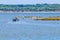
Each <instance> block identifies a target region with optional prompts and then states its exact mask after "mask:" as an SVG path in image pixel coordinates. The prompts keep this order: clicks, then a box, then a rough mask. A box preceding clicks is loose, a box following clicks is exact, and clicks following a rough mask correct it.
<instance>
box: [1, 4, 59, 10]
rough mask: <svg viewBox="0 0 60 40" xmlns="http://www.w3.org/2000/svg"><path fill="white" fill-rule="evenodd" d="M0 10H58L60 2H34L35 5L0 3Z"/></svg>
mask: <svg viewBox="0 0 60 40" xmlns="http://www.w3.org/2000/svg"><path fill="white" fill-rule="evenodd" d="M0 11H60V4H36V5H34V4H33V5H32V4H27V5H4V4H0Z"/></svg>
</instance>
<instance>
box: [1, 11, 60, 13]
mask: <svg viewBox="0 0 60 40" xmlns="http://www.w3.org/2000/svg"><path fill="white" fill-rule="evenodd" d="M0 13H60V11H24V12H22V11H0Z"/></svg>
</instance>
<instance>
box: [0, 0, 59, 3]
mask: <svg viewBox="0 0 60 40" xmlns="http://www.w3.org/2000/svg"><path fill="white" fill-rule="evenodd" d="M44 3H47V4H60V0H1V1H0V4H44Z"/></svg>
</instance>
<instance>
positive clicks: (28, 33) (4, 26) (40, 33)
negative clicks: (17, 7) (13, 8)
mask: <svg viewBox="0 0 60 40" xmlns="http://www.w3.org/2000/svg"><path fill="white" fill-rule="evenodd" d="M15 16H19V17H20V16H41V17H50V16H60V13H26V14H25V13H0V40H60V21H46V20H45V21H42V20H31V19H22V18H19V19H20V21H18V22H13V21H12V18H13V17H15Z"/></svg>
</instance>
